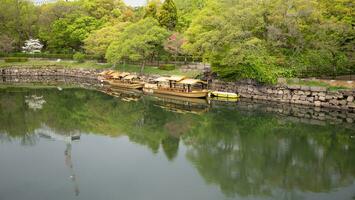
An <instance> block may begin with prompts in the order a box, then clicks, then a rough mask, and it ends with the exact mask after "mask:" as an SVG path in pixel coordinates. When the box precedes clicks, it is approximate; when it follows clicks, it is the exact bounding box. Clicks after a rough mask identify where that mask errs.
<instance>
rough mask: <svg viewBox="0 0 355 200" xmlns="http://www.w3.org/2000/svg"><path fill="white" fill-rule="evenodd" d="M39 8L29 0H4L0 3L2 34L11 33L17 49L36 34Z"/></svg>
mask: <svg viewBox="0 0 355 200" xmlns="http://www.w3.org/2000/svg"><path fill="white" fill-rule="evenodd" d="M36 12H37V8H36V7H35V6H34V5H33V3H31V2H29V1H27V0H2V1H1V3H0V35H2V34H5V35H9V36H10V35H11V38H12V39H13V40H14V44H13V45H14V47H15V49H18V50H20V49H21V46H22V45H23V42H24V41H25V40H26V39H28V38H30V37H34V36H35V35H36V32H37V31H36V20H37V15H36Z"/></svg>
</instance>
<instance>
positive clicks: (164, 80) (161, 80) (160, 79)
mask: <svg viewBox="0 0 355 200" xmlns="http://www.w3.org/2000/svg"><path fill="white" fill-rule="evenodd" d="M154 81H156V82H168V81H169V80H168V77H164V76H162V77H159V78H157V79H155V80H154Z"/></svg>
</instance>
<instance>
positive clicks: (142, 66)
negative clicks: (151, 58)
mask: <svg viewBox="0 0 355 200" xmlns="http://www.w3.org/2000/svg"><path fill="white" fill-rule="evenodd" d="M144 66H145V60H143V62H142V65H141V74H143V71H144Z"/></svg>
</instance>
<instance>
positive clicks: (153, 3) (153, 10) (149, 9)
mask: <svg viewBox="0 0 355 200" xmlns="http://www.w3.org/2000/svg"><path fill="white" fill-rule="evenodd" d="M160 4H161V3H160V0H149V1H148V2H147V5H146V6H145V10H144V11H145V13H144V18H147V17H152V18H154V19H157V18H158V17H157V15H158V10H159V8H160Z"/></svg>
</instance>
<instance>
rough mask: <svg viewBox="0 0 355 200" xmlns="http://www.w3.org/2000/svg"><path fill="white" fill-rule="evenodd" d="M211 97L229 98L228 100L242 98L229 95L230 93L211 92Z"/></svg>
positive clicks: (236, 95) (233, 94)
mask: <svg viewBox="0 0 355 200" xmlns="http://www.w3.org/2000/svg"><path fill="white" fill-rule="evenodd" d="M211 96H213V97H222V98H228V99H237V98H239V97H240V96H239V95H238V94H235V93H228V92H211Z"/></svg>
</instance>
